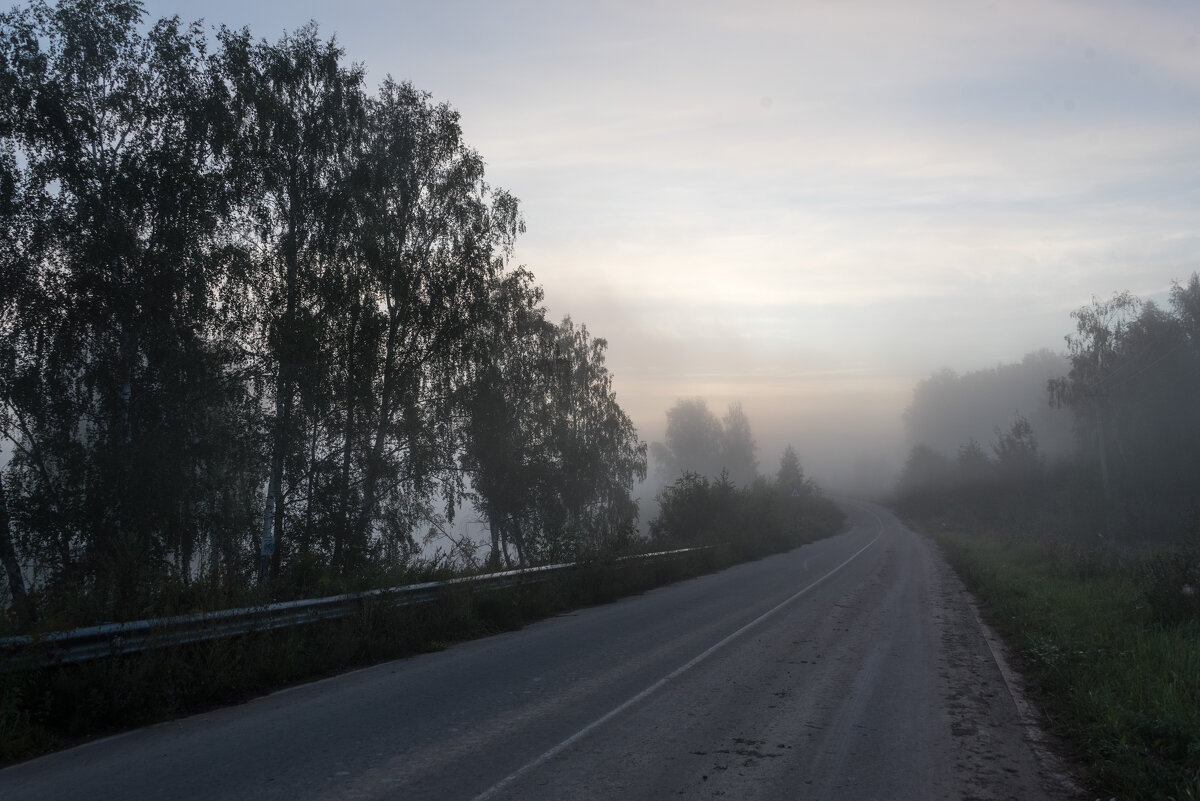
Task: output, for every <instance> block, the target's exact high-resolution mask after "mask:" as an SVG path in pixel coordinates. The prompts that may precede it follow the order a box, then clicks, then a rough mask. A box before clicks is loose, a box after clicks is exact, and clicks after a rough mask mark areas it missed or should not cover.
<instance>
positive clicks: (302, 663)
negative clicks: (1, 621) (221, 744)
mask: <svg viewBox="0 0 1200 801" xmlns="http://www.w3.org/2000/svg"><path fill="white" fill-rule="evenodd" d="M837 530H838V528H837V527H831V528H830V529H829V530H827V531H825V530H822V531H819V532H818V531H816V530H811V529H810V530H809V531H808V532H806V534H805V535H804V536H803V537H802V538H798V539H796V540H794V541H792V542H789V543H786V544H784V543H774V544H773V546H774V547H771V548H762V549H757V550H754V551H748V550H746V549H745V548H731V547H724V548H713V549H709V550H706V551H700V552H697V553H694V554H689V555H687V556H685V557H679V558H674V559H670V560H663V561H655V562H650V563H641V562H636V561H632V562H613V561H598V562H593V563H587V564H583V565H580V566H579V567H578V568H576V569H574V570H573V571H571V572H570V573H569V574H566V575H564V576H561V577H556V578H555V579H552V580H550V581H545V582H540V583H530V584H523V585H517V586H514V587H509V588H504V589H491V590H472V588H471V587H470V586H469V585H457V586H455V587H454V588H453V589H452V590H450V591H448V592H447V593H446V594H445V595H444V596H443V597H442V598H441V599H440V600H439V601H437V602H435V603H430V604H422V605H418V606H411V607H391V606H387V605H385V604H371V603H366V604H364V606H363V607H362V610H361V613H360V614H359V615H356V616H353V617H350V618H343V619H340V620H333V621H324V622H317V623H312V624H308V625H303V626H294V627H290V628H283V629H276V630H273V631H263V632H257V633H253V634H249V635H244V636H240V637H233V638H227V639H222V640H214V641H210V642H200V643H192V644H188V645H182V646H176V647H168V648H161V649H155V650H150V651H145V652H141V653H136V654H130V655H127V656H119V657H112V658H108V659H98V660H93V661H89V662H83V663H79V664H71V665H62V666H58V667H51V668H42V669H37V670H27V671H18V672H11V673H0V766H2V765H5V764H10V763H13V762H17V761H20V760H24V759H29V758H31V757H34V756H37V755H39V754H43V753H47V752H49V751H53V750H57V749H60V748H64V747H68V746H71V745H74V744H78V743H81V742H84V741H86V740H89V739H92V738H95V737H100V736H105V735H109V734H113V733H116V732H120V731H123V730H127V729H130V728H134V727H137V726H142V725H147V724H150V723H155V722H160V721H164V720H170V719H172V718H176V717H179V716H182V715H187V714H192V713H196V712H201V711H205V710H209V709H214V708H217V707H220V706H224V705H228V704H230V703H237V702H241V701H246V700H249V699H250V698H253V697H256V696H259V695H262V694H264V693H267V692H271V691H273V690H277V689H281V688H283V687H287V686H289V685H293V684H297V683H300V682H305V681H311V680H314V679H317V678H321V677H324V676H330V675H335V674H337V673H341V672H344V671H346V670H350V669H353V668H357V667H365V666H368V665H372V664H377V663H379V662H383V661H386V660H389V659H394V658H398V657H403V656H411V655H414V654H418V653H423V652H429V651H437V650H441V649H443V648H445V647H447V646H448V645H450V644H452V643H454V642H459V641H462V640H466V639H471V638H475V637H481V636H486V635H489V634H494V633H499V632H502V631H507V630H515V629H518V628H520V627H522V626H523V625H525V624H527V623H529V622H532V621H534V620H538V619H541V618H545V617H548V616H551V615H554V614H559V613H561V612H564V611H568V610H570V609H576V608H580V607H585V606H590V605H595V604H600V603H607V602H610V601H614V600H616V599H618V598H621V597H623V596H627V595H631V594H636V593H640V592H644V591H646V590H649V589H652V588H654V587H658V586H661V585H664V584H669V583H672V582H676V581H681V580H684V579H688V578H692V577H695V576H698V575H701V574H704V573H709V572H712V571H714V570H720V569H722V568H725V567H728V566H730V565H732V564H735V563H737V562H740V561H746V560H749V559H754V558H758V557H762V556H766V555H768V554H769V553H774V552H778V551H780V550H787V549H790V548H794V547H798V546H800V545H802V544H804V543H806V542H810V541H813V540H816V539H820V538H821V537H825V536H830V535H832V534H834V533H836V532H837Z"/></svg>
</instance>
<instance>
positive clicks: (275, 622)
mask: <svg viewBox="0 0 1200 801" xmlns="http://www.w3.org/2000/svg"><path fill="white" fill-rule="evenodd" d="M710 547H711V546H710ZM703 550H707V548H679V549H677V550H673V551H658V552H656V553H648V554H638V555H635V556H626V557H622V558H621V559H619V560H618V561H619V562H629V561H638V562H647V561H654V560H658V559H668V558H672V557H678V556H682V555H684V554H688V553H692V552H696V551H703ZM578 566H579V564H578V563H574V562H566V563H562V564H557V565H544V566H542V567H529V568H522V569H520V570H505V571H502V572H500V573H487V574H484V575H480V576H464V577H461V578H453V579H448V580H446V581H429V582H425V583H423V584H409V585H405V586H402V587H392V588H390V589H383V590H365V591H362V592H351V593H345V594H343V595H331V596H329V597H326V598H308V599H304V600H300V601H285V602H282V603H273V604H263V605H262V606H247V607H242V608H239V609H223V610H220V611H217V612H201V613H199V614H194V615H179V616H175V617H163V618H155V619H152V620H135V621H131V622H128V623H105V624H102V625H99V626H87V627H85V628H79V629H74V630H71V631H57V632H52V633H50V634H41V635H20V636H16V637H5V638H3V639H0V673H9V672H12V671H14V670H21V669H24V668H30V667H39V666H48V665H64V664H69V663H72V662H86V661H88V660H91V659H103V658H106V657H110V656H118V655H121V654H130V653H136V652H138V651H145V650H149V649H152V648H162V647H166V646H171V645H183V644H185V643H192V642H201V641H205V640H217V639H223V638H225V637H236V636H238V635H240V634H250V633H252V632H262V631H270V630H272V629H280V628H286V627H289V626H300V625H304V624H307V623H316V622H319V621H323V620H337V619H339V618H344V617H350V616H352V615H355V614H358V613H359V612H360V611H361V610H362V609H363V607H364V604H365V603H366V602H376V603H383V604H386V605H388V606H391V607H401V606H415V605H417V604H425V603H431V602H433V601H436V600H438V599H439V598H441V597H443V595H444V594H445V592H446V591H447V590H449V589H452V588H455V587H460V586H467V587H469V588H471V589H484V590H491V589H502V588H504V587H513V586H517V585H519V584H534V583H538V582H543V581H548V580H550V579H551V578H552V577H554V576H555V575H558V574H561V573H565V572H567V571H569V570H572V569H574V568H576V567H578Z"/></svg>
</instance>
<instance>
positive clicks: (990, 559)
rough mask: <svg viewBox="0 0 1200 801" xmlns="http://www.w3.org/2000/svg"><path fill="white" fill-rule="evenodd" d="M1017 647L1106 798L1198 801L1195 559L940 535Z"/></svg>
mask: <svg viewBox="0 0 1200 801" xmlns="http://www.w3.org/2000/svg"><path fill="white" fill-rule="evenodd" d="M935 537H936V539H937V540H938V542H939V543H940V544H941V545H942V547H943V549H944V551H945V553H946V554H947V556H948V557H949V558H950V560H951V562H952V563H953V564H954V566H955V567H956V569H957V570H958V572H959V573H960V575H961V576H962V577H963V579H964V581H965V582H966V584H967V585H968V587H969V588H970V589H971V590H972V591H973V592H974V593H975V594H976V596H977V597H978V598H979V601H980V604H981V606H982V609H983V612H984V614H985V615H986V616H987V618H988V619H989V621H990V622H991V623H992V625H994V626H995V627H996V628H997V629H998V630H999V631H1000V632H1001V634H1002V635H1003V636H1004V638H1005V639H1006V640H1007V641H1008V642H1009V644H1010V645H1011V646H1012V647H1013V648H1014V649H1015V651H1016V653H1017V654H1018V656H1019V658H1020V660H1021V662H1022V667H1023V670H1024V673H1025V675H1026V677H1027V679H1028V680H1029V682H1030V685H1031V687H1032V688H1033V689H1034V691H1035V692H1036V694H1037V696H1038V701H1039V704H1040V706H1041V707H1042V709H1043V712H1044V713H1045V715H1046V718H1047V721H1048V723H1049V725H1050V727H1051V729H1052V730H1054V731H1055V732H1057V733H1059V734H1061V735H1062V736H1063V737H1064V739H1065V741H1066V742H1067V743H1068V745H1069V747H1070V748H1071V749H1073V751H1074V753H1073V754H1071V756H1072V757H1073V758H1074V761H1075V762H1076V763H1077V764H1078V765H1080V766H1081V768H1082V770H1083V771H1084V773H1085V775H1084V777H1083V778H1084V780H1085V783H1086V784H1087V785H1088V786H1089V787H1090V788H1092V790H1093V791H1094V792H1095V794H1096V795H1098V796H1103V797H1104V798H1118V799H1147V801H1149V799H1176V800H1177V801H1182V799H1200V617H1198V616H1197V615H1196V614H1194V610H1195V608H1196V607H1195V605H1194V604H1193V603H1192V599H1193V598H1194V597H1195V596H1194V593H1195V592H1196V588H1195V587H1194V585H1189V584H1188V583H1187V582H1186V580H1185V579H1186V576H1187V575H1188V571H1189V570H1191V569H1193V567H1195V565H1194V564H1193V563H1192V562H1191V561H1190V560H1191V559H1193V558H1194V556H1195V553H1194V551H1189V550H1188V549H1186V548H1185V549H1180V550H1179V551H1176V552H1172V553H1168V554H1164V555H1159V556H1153V557H1134V556H1129V555H1121V554H1119V553H1118V552H1115V551H1096V550H1090V551H1089V550H1080V549H1075V548H1069V547H1065V546H1062V545H1057V544H1052V543H1047V542H1043V541H1035V540H1029V539H1025V538H1018V537H1011V536H999V535H993V534H983V533H978V532H972V533H969V534H968V533H963V532H961V531H955V530H942V531H938V532H937V533H936V534H935Z"/></svg>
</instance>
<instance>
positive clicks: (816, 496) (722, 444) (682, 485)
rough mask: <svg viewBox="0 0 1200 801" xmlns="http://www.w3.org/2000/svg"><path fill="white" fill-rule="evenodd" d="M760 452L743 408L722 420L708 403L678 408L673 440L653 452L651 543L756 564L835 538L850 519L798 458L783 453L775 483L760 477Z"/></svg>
mask: <svg viewBox="0 0 1200 801" xmlns="http://www.w3.org/2000/svg"><path fill="white" fill-rule="evenodd" d="M757 450H758V445H757V444H756V442H755V441H754V435H753V432H752V431H751V428H750V420H749V418H748V417H747V416H746V413H745V412H744V411H743V410H742V405H741V403H737V402H735V403H731V404H730V405H729V407H728V411H727V412H726V414H725V416H724V417H722V418H720V419H718V418H717V416H716V415H715V414H714V413H713V412H712V411H711V410H710V409H709V408H708V403H707V402H706V401H705V400H704V399H703V398H684V399H682V400H679V401H678V402H676V404H675V405H674V406H672V407H671V408H670V409H668V410H667V430H666V437H665V438H664V440H663V441H662V442H655V443H653V445H652V446H651V453H652V455H653V457H654V461H655V463H656V467H657V473H658V476H657V477H658V479H659V481H660V482H662V488H661V490H660V491H659V493H658V495H657V497H656V499H655V500H656V501H657V504H658V509H657V513H656V514H655V515H654V517H653V518H652V519H651V520H650V521H649V532H648V533H649V536H650V539H651V541H653V542H655V543H657V544H658V545H659V546H661V547H681V546H697V545H701V546H704V545H718V546H722V547H726V548H729V549H730V550H731V551H732V552H733V553H734V554H736V555H737V556H738V557H749V556H759V555H762V554H764V553H771V552H776V551H782V550H786V549H788V548H794V547H796V546H798V545H801V544H803V543H805V542H810V541H812V540H815V539H819V538H821V537H826V536H830V535H832V534H835V533H836V532H837V531H838V529H839V528H840V527H841V525H842V522H843V520H844V516H843V514H842V512H841V511H840V510H839V509H838V508H837V506H836V505H835V504H834V503H833V502H832V501H831V500H829V499H828V498H826V497H825V496H824V495H823V494H822V492H821V489H820V488H819V487H818V486H817V484H816V483H815V482H814V481H813V480H812V479H811V478H808V477H807V476H805V475H804V469H803V468H802V467H801V466H800V459H799V457H798V456H797V454H796V450H795V449H794V448H793V447H792V446H791V445H788V446H787V447H786V448H785V449H784V452H783V456H782V457H781V458H780V462H779V469H778V471H777V472H776V473H775V475H774V476H763V475H760V474H759V472H758V459H757V456H756V453H757Z"/></svg>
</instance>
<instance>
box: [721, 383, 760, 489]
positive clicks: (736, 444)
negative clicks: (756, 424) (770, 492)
mask: <svg viewBox="0 0 1200 801" xmlns="http://www.w3.org/2000/svg"><path fill="white" fill-rule="evenodd" d="M721 423H722V427H721V467H722V469H724V470H725V471H727V472H728V474H729V479H730V481H732V482H733V483H734V484H736V485H737V486H739V487H748V486H750V485H751V484H753V483H754V479H755V478H757V477H758V461H757V460H756V459H755V458H754V452H755V451H756V450H757V448H758V446H757V445H755V443H754V436H753V435H752V434H751V432H750V420H749V419H747V417H746V413H745V412H743V411H742V404H741V403H731V404H729V411H728V413H726V415H725V417H724V419H723V420H722V421H721Z"/></svg>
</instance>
